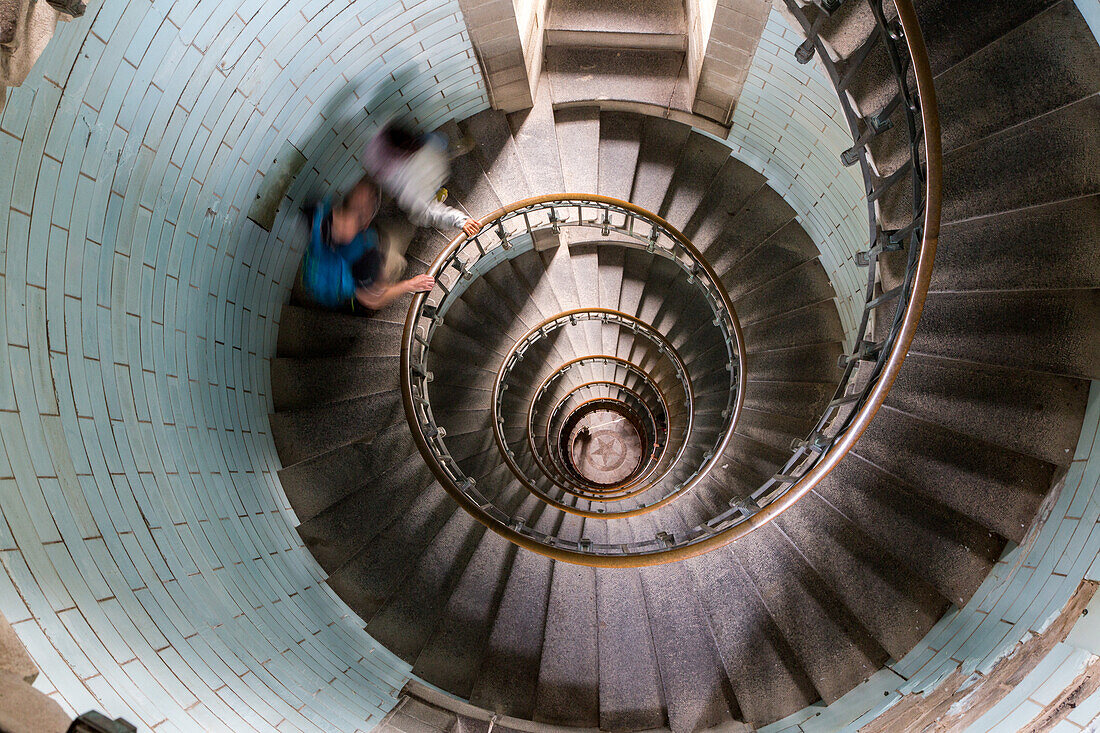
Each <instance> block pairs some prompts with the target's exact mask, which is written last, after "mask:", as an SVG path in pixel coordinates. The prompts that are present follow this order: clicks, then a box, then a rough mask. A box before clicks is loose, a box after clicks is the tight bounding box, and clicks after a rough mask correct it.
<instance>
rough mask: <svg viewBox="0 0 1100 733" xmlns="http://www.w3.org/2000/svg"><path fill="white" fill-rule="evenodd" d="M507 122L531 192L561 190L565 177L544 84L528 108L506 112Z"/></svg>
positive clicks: (537, 193) (562, 189) (551, 109)
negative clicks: (533, 102)
mask: <svg viewBox="0 0 1100 733" xmlns="http://www.w3.org/2000/svg"><path fill="white" fill-rule="evenodd" d="M508 124H509V125H510V126H511V129H512V140H513V142H514V145H515V149H516V152H517V153H518V154H519V158H520V161H521V162H522V164H523V171H524V173H525V175H526V178H527V183H528V185H529V187H530V193H531V195H533V196H538V195H542V194H549V193H564V192H565V178H564V173H563V171H562V159H561V154H560V152H559V150H558V138H557V134H556V132H555V129H554V109H553V106H552V105H551V102H550V90H549V88H548V85H547V84H540V85H539V88H538V91H537V92H536V94H535V104H534V106H532V107H531V109H528V110H523V111H521V112H513V113H512V114H510V115H508Z"/></svg>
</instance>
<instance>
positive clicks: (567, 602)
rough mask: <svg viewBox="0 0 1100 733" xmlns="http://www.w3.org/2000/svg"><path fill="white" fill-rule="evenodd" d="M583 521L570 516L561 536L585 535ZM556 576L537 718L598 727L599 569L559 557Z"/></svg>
mask: <svg viewBox="0 0 1100 733" xmlns="http://www.w3.org/2000/svg"><path fill="white" fill-rule="evenodd" d="M593 521H598V520H593ZM584 522H585V520H584V519H583V518H582V517H577V516H574V515H567V516H566V517H564V519H563V520H562V525H561V527H560V529H559V530H558V536H559V537H561V538H562V539H564V540H567V541H573V542H575V541H577V540H579V539H581V538H582V537H583V536H584ZM552 575H553V577H552V580H551V583H550V598H549V601H548V603H547V607H546V625H545V627H544V630H543V641H542V660H541V663H540V665H539V677H538V692H537V694H536V697H535V712H534V716H533V719H534V720H536V721H540V722H544V723H552V724H554V725H568V726H573V727H579V728H594V727H596V726H598V725H599V688H600V682H599V661H598V659H597V656H596V650H597V648H598V646H597V641H596V636H597V623H598V622H597V615H596V573H595V571H594V570H593V569H592V568H588V567H584V566H582V565H573V564H571V563H566V562H561V561H555V562H554V565H553V570H552Z"/></svg>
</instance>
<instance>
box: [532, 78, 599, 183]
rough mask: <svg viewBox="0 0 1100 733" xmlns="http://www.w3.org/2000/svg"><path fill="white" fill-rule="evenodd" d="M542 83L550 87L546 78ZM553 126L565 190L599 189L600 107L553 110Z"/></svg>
mask: <svg viewBox="0 0 1100 733" xmlns="http://www.w3.org/2000/svg"><path fill="white" fill-rule="evenodd" d="M543 83H546V84H547V86H549V82H547V81H546V80H545V79H544V80H543ZM554 120H555V125H554V129H555V130H556V132H557V137H558V151H559V153H560V154H561V169H562V176H563V177H564V179H565V192H567V193H592V192H593V191H596V190H597V187H598V185H599V181H598V178H597V177H598V175H599V173H598V165H599V145H600V110H599V107H576V108H571V109H559V110H555V112H554Z"/></svg>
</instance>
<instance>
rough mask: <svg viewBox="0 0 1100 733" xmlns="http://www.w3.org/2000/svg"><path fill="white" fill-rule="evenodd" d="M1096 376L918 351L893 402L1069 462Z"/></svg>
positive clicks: (995, 441)
mask: <svg viewBox="0 0 1100 733" xmlns="http://www.w3.org/2000/svg"><path fill="white" fill-rule="evenodd" d="M1088 390H1089V382H1088V381H1087V380H1083V379H1072V378H1069V377H1058V376H1054V375H1049V374H1041V373H1035V372H1021V371H1014V370H1010V369H1005V368H1002V367H993V366H987V365H983V364H976V363H974V362H969V361H954V360H948V359H936V358H932V357H927V356H921V355H918V354H912V355H910V356H909V357H908V358H907V359H906V360H905V365H904V366H903V367H902V370H901V373H900V374H898V377H897V379H896V380H895V381H894V385H893V387H892V388H891V390H890V394H889V396H888V397H887V404H888V405H891V406H892V407H895V408H897V409H898V410H901V411H902V412H905V413H908V414H910V415H913V416H914V417H918V418H921V419H922V420H927V421H929V422H934V423H936V424H938V425H943V426H945V427H949V428H951V429H953V430H956V431H958V432H960V433H966V434H967V435H971V436H974V437H977V438H981V439H982V440H984V441H986V442H987V443H993V444H995V445H999V446H1004V447H1005V448H1008V449H1010V450H1013V451H1017V452H1019V453H1024V454H1025V455H1029V456H1034V457H1036V458H1039V459H1041V460H1044V461H1047V462H1048V463H1053V464H1057V465H1065V464H1068V463H1069V462H1070V461H1071V460H1072V459H1073V450H1074V448H1075V447H1076V445H1077V437H1078V435H1079V434H1080V432H1081V422H1082V420H1083V419H1084V413H1085V403H1086V401H1087V398H1088Z"/></svg>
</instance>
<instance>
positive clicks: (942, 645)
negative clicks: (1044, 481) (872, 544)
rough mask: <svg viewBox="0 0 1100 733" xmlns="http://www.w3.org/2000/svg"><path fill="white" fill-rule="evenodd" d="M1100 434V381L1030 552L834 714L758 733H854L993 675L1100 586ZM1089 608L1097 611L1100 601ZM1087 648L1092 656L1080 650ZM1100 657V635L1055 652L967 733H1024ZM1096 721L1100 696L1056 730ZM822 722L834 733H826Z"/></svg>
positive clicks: (812, 711) (1010, 561)
mask: <svg viewBox="0 0 1100 733" xmlns="http://www.w3.org/2000/svg"><path fill="white" fill-rule="evenodd" d="M1098 429H1100V381H1098V382H1093V383H1092V386H1091V388H1090V390H1089V401H1088V407H1087V410H1086V413H1085V421H1084V426H1083V427H1082V430H1081V437H1080V439H1079V441H1078V443H1077V449H1076V451H1075V453H1074V456H1073V462H1072V463H1071V464H1070V467H1069V470H1068V472H1067V473H1066V476H1065V482H1064V485H1063V487H1062V489H1061V492H1060V493H1059V494H1058V495H1057V497H1056V498H1055V500H1054V501H1053V502H1052V503H1051V505H1050V507H1049V514H1048V515H1047V517H1046V520H1045V521H1044V522H1043V523H1042V524H1041V525H1039V526H1038V528H1037V529H1033V530H1032V532H1031V533H1030V534H1029V535H1028V537H1027V538H1026V539H1025V541H1024V544H1022V545H1020V546H1016V547H1012V548H1011V549H1010V550H1009V551H1007V552H1006V553H1005V554H1004V556H1003V557H1002V558H1001V559H1000V560H999V561H998V562H997V564H996V566H995V567H994V569H993V571H992V572H991V573H990V575H989V577H988V578H986V580H985V582H984V583H983V584H982V585H981V587H980V588H979V589H978V591H977V592H976V593H975V594H974V597H973V598H971V599H970V602H969V603H968V604H967V605H966V607H965V608H962V609H952V610H951V611H949V612H948V613H947V615H946V616H944V618H943V619H941V620H940V622H939V623H938V624H936V626H935V627H934V628H933V629H932V630H931V631H930V632H929V633H928V635H927V636H926V637H925V638H924V639H923V640H921V642H920V643H919V644H917V646H916V647H914V648H913V650H912V651H910V652H909V654H907V655H906V656H905V657H904V658H903V659H901V660H897V661H894V662H891V663H890V664H889V665H888V666H887V668H886V669H885V670H883V671H882V672H880V673H879V674H878V675H876V676H875V677H872V678H871V679H870V680H869V681H868V682H866V683H864V684H862V685H860V686H859V687H857V688H855V689H854V690H852V691H851V692H850V693H848V694H847V695H846V696H844V697H843V698H841V700H839V701H837V702H836V703H834V704H833V705H830V706H825V705H821V704H819V705H812V706H810V707H808V708H806V709H805V710H803V711H801V712H799V713H797V714H796V715H794V716H792V717H790V718H786V719H784V720H781V721H779V722H778V723H775V724H773V725H770V726H768V727H766V728H763V729H761V733H781V732H783V733H796V732H797V733H819V732H820V733H826V732H827V731H841V730H844V731H847V730H853V731H854V730H857V729H858V728H859V727H860V726H862V725H865V724H866V723H868V722H869V721H871V720H873V719H874V718H875V716H877V715H879V714H881V713H882V712H883V711H885V710H886V709H888V708H889V707H890V706H891V705H893V704H895V703H896V702H897V701H898V700H899V699H900V697H901V696H902V695H904V694H912V693H923V694H929V693H930V692H931V691H932V690H933V689H934V688H935V687H936V685H937V684H938V683H939V682H941V681H942V680H943V678H944V677H946V676H947V675H948V674H950V673H951V672H953V671H955V670H956V669H962V671H963V672H964V673H966V674H969V673H972V672H973V673H975V674H977V675H983V674H986V673H987V672H988V671H989V669H990V668H992V666H993V665H994V664H995V663H996V661H997V660H998V659H999V658H1001V657H1002V656H1003V655H1004V654H1006V653H1008V652H1009V651H1010V650H1011V649H1012V648H1013V647H1014V646H1015V645H1016V644H1017V643H1018V642H1020V641H1023V640H1026V639H1028V638H1030V637H1031V636H1033V635H1034V634H1036V633H1039V632H1041V631H1042V630H1043V629H1044V628H1045V626H1046V623H1047V621H1048V620H1049V619H1050V618H1051V617H1052V616H1054V615H1056V614H1058V613H1059V612H1060V611H1061V609H1062V608H1063V607H1064V606H1065V604H1066V602H1067V601H1068V600H1069V598H1070V596H1071V595H1072V594H1073V592H1074V590H1076V588H1077V586H1078V585H1079V584H1080V582H1081V580H1082V579H1086V578H1087V579H1089V580H1100V560H1098V558H1097V555H1098V553H1100V441H1097V434H1098ZM1090 608H1092V609H1095V610H1100V599H1097V600H1094V603H1093V604H1092V605H1091V606H1090ZM1085 618H1090V619H1091V618H1092V617H1091V616H1088V617H1085ZM1086 643H1087V644H1086ZM1086 645H1087V646H1089V649H1090V650H1091V651H1089V650H1085V649H1082V648H1081V647H1083V646H1086ZM1096 651H1100V629H1097V630H1096V631H1095V632H1094V631H1091V630H1090V631H1089V632H1088V633H1087V634H1084V635H1083V639H1082V640H1077V639H1074V635H1073V634H1071V636H1070V638H1069V639H1067V643H1061V644H1058V645H1056V646H1055V648H1054V649H1053V650H1052V651H1051V652H1050V654H1048V655H1047V657H1046V658H1045V659H1044V660H1043V661H1042V662H1040V663H1039V665H1038V666H1037V667H1035V669H1033V670H1032V671H1031V672H1030V673H1029V674H1028V675H1027V676H1026V677H1025V678H1024V679H1023V680H1021V682H1020V683H1019V684H1018V685H1017V686H1016V687H1015V688H1013V690H1012V691H1011V692H1010V693H1008V694H1007V695H1006V696H1005V697H1004V699H1002V700H1001V701H1000V702H999V703H998V704H997V705H996V706H994V708H993V709H991V710H990V711H989V712H987V713H986V714H985V715H984V716H982V717H981V718H980V719H979V720H978V721H976V722H975V724H974V725H972V726H971V727H970V728H969V729H968V732H973V733H985V732H986V731H997V732H998V733H1001V732H1004V733H1009V732H1010V731H1016V730H1018V729H1019V728H1020V727H1022V726H1024V725H1025V724H1026V723H1027V722H1028V721H1030V720H1031V719H1032V718H1033V717H1034V716H1035V715H1036V714H1037V713H1038V711H1039V710H1041V709H1042V708H1043V706H1045V705H1047V704H1048V703H1050V701H1051V700H1053V699H1054V698H1055V697H1057V696H1058V695H1059V694H1060V693H1061V692H1062V690H1064V689H1065V688H1066V687H1068V686H1069V685H1070V683H1071V682H1072V681H1073V680H1074V678H1075V677H1076V676H1077V675H1078V674H1079V673H1080V671H1081V669H1082V667H1083V665H1084V664H1085V662H1087V661H1088V660H1089V659H1090V658H1091V655H1092V653H1095V652H1096ZM884 693H885V694H884ZM819 714H820V715H819ZM1097 716H1100V694H1094V695H1093V696H1092V697H1090V698H1088V699H1087V700H1085V701H1084V702H1083V703H1080V704H1078V706H1077V708H1076V709H1075V710H1074V711H1073V712H1072V713H1070V714H1069V715H1068V716H1067V718H1066V720H1065V721H1063V723H1062V724H1061V726H1060V727H1059V728H1058V729H1057V730H1059V731H1060V732H1061V731H1080V730H1082V729H1083V728H1086V727H1087V726H1089V724H1090V722H1094V721H1095V724H1096V726H1098V727H1100V718H1098V717H1097ZM822 718H824V719H825V721H827V722H828V723H829V725H828V726H825V727H823V726H822V723H821V721H822Z"/></svg>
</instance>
